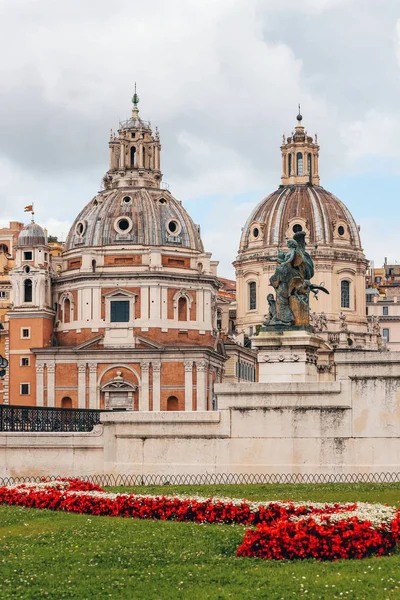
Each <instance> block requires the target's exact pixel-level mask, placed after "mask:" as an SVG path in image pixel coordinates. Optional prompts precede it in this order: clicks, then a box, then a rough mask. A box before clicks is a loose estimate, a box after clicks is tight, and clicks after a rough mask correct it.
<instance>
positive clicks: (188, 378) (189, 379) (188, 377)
mask: <svg viewBox="0 0 400 600" xmlns="http://www.w3.org/2000/svg"><path fill="white" fill-rule="evenodd" d="M184 365H185V410H186V411H190V410H193V404H192V395H193V361H192V360H185V363H184Z"/></svg>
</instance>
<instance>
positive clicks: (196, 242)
mask: <svg viewBox="0 0 400 600" xmlns="http://www.w3.org/2000/svg"><path fill="white" fill-rule="evenodd" d="M132 102H133V109H132V114H131V117H130V118H129V119H127V120H126V121H124V122H121V123H120V126H119V129H118V132H117V133H116V134H113V133H112V134H111V138H110V141H109V151H110V164H109V170H108V171H107V173H106V175H105V176H104V179H103V184H104V186H103V187H104V189H103V190H102V191H100V192H99V193H98V194H97V195H96V196H95V197H94V198H93V199H92V200H91V201H90V202H89V203H88V204H87V205H86V206H85V207H84V208H83V209H82V211H81V212H80V214H79V215H78V216H77V218H76V219H75V221H74V223H73V225H72V227H71V230H70V232H69V234H68V237H67V240H66V243H65V249H64V252H63V254H62V257H61V258H57V259H56V260H55V259H54V257H53V256H51V252H50V248H49V244H48V240H47V235H46V233H45V231H44V230H43V229H42V228H41V227H40V226H39V225H38V224H36V223H34V222H33V221H32V223H30V224H29V225H27V226H26V227H25V228H24V229H23V230H22V231H21V232H20V233H19V236H18V240H17V252H16V261H15V268H14V269H13V270H12V271H11V273H10V279H11V287H12V298H11V301H12V305H11V310H10V311H9V313H8V320H9V353H8V354H9V360H10V366H9V371H8V373H7V381H6V386H5V389H7V393H6V394H5V396H4V400H3V401H4V402H5V403H10V404H17V405H36V406H48V407H65V408H92V409H98V408H102V409H103V408H107V409H131V410H132V409H133V410H142V411H149V410H150V411H160V410H161V411H164V410H174V411H177V410H186V411H192V410H201V411H206V410H210V409H211V408H212V407H213V391H212V390H213V385H214V383H215V382H220V381H222V377H223V370H224V363H225V360H226V354H225V351H224V347H223V344H222V343H221V342H220V340H219V336H218V332H217V323H216V320H217V310H216V307H217V292H218V288H219V283H218V279H217V277H216V275H215V269H214V267H213V264H212V261H211V255H210V253H207V252H205V251H204V248H203V244H202V240H201V237H200V230H199V227H198V226H197V225H195V223H193V221H192V219H191V218H190V216H189V214H188V213H187V212H186V210H185V209H184V208H183V206H182V203H181V202H179V201H178V200H176V199H175V198H174V197H173V196H172V194H171V193H170V191H169V190H168V189H166V186H164V185H163V183H162V173H161V162H160V157H161V144H160V138H159V134H158V131H157V130H156V131H155V132H153V130H152V128H151V126H150V123H148V122H146V121H144V120H142V119H141V118H140V117H139V110H138V102H139V98H138V96H137V95H136V93H135V95H134V97H133V99H132ZM56 263H57V264H56Z"/></svg>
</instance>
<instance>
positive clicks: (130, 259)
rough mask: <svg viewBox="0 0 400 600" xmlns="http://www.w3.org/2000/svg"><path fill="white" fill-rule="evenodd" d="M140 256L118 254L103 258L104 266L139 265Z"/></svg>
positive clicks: (140, 262) (140, 261)
mask: <svg viewBox="0 0 400 600" xmlns="http://www.w3.org/2000/svg"><path fill="white" fill-rule="evenodd" d="M141 264H142V256H141V254H119V255H116V256H114V255H112V256H105V257H104V266H109V265H141Z"/></svg>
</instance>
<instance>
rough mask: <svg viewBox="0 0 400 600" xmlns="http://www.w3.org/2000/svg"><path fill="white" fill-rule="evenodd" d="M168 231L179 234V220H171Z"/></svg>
mask: <svg viewBox="0 0 400 600" xmlns="http://www.w3.org/2000/svg"><path fill="white" fill-rule="evenodd" d="M168 231H169V233H171V234H172V235H178V234H179V232H180V226H179V223H178V221H170V222H169V223H168Z"/></svg>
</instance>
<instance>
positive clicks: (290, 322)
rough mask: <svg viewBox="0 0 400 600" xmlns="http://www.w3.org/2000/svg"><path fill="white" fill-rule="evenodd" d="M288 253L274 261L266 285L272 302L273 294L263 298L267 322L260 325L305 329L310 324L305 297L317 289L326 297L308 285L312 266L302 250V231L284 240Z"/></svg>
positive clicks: (304, 248) (312, 274)
mask: <svg viewBox="0 0 400 600" xmlns="http://www.w3.org/2000/svg"><path fill="white" fill-rule="evenodd" d="M287 245H288V252H286V253H283V252H281V251H280V252H278V256H276V257H274V258H273V259H271V258H268V260H276V262H277V263H278V266H277V267H276V270H275V273H274V274H273V275H272V276H271V278H270V280H269V281H270V284H271V285H272V287H273V288H274V289H275V292H276V300H275V299H274V298H273V294H269V295H268V297H267V300H268V304H269V315H268V320H267V321H265V322H264V325H266V326H270V325H280V326H286V327H292V326H294V325H298V326H307V325H309V324H310V314H309V297H310V292H312V293H313V294H314V296H315V297H317V294H318V292H319V291H320V290H321V291H323V292H324V293H326V294H329V292H328V290H327V289H325V288H324V287H323V286H321V285H314V284H312V283H311V281H310V280H311V278H312V277H313V276H314V263H313V260H312V258H311V256H310V255H309V254H308V252H307V251H306V242H305V232H304V231H299V232H297V233H295V234H294V236H293V239H292V240H288V242H287Z"/></svg>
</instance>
